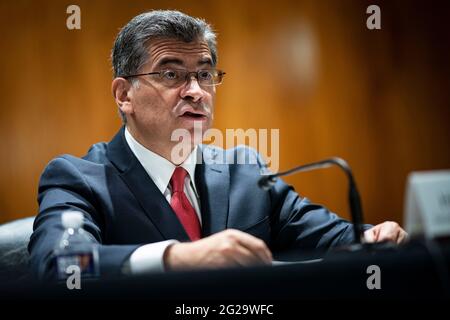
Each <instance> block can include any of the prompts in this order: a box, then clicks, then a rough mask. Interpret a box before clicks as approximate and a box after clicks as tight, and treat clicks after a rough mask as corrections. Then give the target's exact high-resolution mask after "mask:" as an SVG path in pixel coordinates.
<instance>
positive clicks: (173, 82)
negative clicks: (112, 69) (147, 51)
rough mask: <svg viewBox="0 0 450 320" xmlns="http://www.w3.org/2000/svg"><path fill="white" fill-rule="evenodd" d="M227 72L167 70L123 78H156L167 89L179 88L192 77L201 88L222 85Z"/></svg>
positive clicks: (213, 70)
mask: <svg viewBox="0 0 450 320" xmlns="http://www.w3.org/2000/svg"><path fill="white" fill-rule="evenodd" d="M224 75H225V72H223V71H221V70H215V69H210V70H198V71H188V70H181V69H167V70H161V71H158V72H148V73H139V74H134V75H130V76H123V78H125V79H127V78H132V77H138V76H156V79H157V80H158V81H160V82H161V83H162V84H163V85H164V86H166V87H178V86H180V85H182V84H184V83H185V82H186V81H188V80H191V79H192V77H195V78H196V79H197V82H198V84H199V85H201V86H207V87H208V86H216V85H219V84H221V83H222V80H223V76H224Z"/></svg>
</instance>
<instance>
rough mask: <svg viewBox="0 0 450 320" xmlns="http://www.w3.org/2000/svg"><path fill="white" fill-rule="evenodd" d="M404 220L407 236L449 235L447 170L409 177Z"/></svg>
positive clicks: (449, 210)
mask: <svg viewBox="0 0 450 320" xmlns="http://www.w3.org/2000/svg"><path fill="white" fill-rule="evenodd" d="M404 220H405V221H404V222H405V224H404V225H405V229H406V231H407V232H408V233H409V235H410V236H417V235H424V236H425V237H427V238H436V237H442V236H449V235H450V170H438V171H423V172H412V173H410V174H409V176H408V182H407V190H406V194H405V212H404Z"/></svg>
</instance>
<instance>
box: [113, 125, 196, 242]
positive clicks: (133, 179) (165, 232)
mask: <svg viewBox="0 0 450 320" xmlns="http://www.w3.org/2000/svg"><path fill="white" fill-rule="evenodd" d="M107 156H108V158H109V159H110V161H111V162H112V163H114V165H115V166H116V167H117V168H118V170H119V171H120V176H121V178H122V179H123V181H124V182H125V183H126V184H127V186H128V188H129V189H130V190H131V192H132V193H133V194H134V196H135V197H136V199H137V200H138V201H139V203H140V205H141V207H142V208H143V209H144V212H145V214H146V215H147V217H148V218H149V219H150V220H151V221H152V222H153V224H154V225H155V226H156V228H157V229H158V230H159V231H160V233H161V235H162V236H163V237H164V238H166V239H177V240H180V241H189V237H188V235H187V234H186V231H185V230H184V228H183V226H182V225H181V223H180V221H179V220H178V218H177V216H176V214H175V212H174V211H173V210H172V207H171V206H170V205H169V203H168V202H167V200H166V199H165V198H164V195H163V194H162V193H161V192H160V191H159V189H158V187H157V186H156V185H155V183H154V182H153V180H152V179H151V178H150V177H149V175H148V174H147V172H145V169H144V168H143V167H142V165H141V164H140V162H139V161H138V160H137V158H136V157H135V156H134V154H133V152H132V151H131V149H130V148H129V146H128V144H127V142H126V140H125V135H124V127H122V129H121V130H120V131H119V133H117V135H116V136H115V137H114V138H113V140H112V141H111V142H110V143H109V144H108V151H107Z"/></svg>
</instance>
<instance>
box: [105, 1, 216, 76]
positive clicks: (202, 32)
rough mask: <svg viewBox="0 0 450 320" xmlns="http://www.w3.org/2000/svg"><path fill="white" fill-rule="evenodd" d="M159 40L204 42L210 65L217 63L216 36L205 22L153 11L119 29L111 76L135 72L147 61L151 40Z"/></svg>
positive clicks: (184, 15) (177, 13)
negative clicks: (206, 46) (209, 52)
mask: <svg viewBox="0 0 450 320" xmlns="http://www.w3.org/2000/svg"><path fill="white" fill-rule="evenodd" d="M158 38H172V39H177V40H181V41H184V42H186V43H188V42H192V41H196V40H204V41H205V42H206V43H207V44H208V47H209V50H210V51H211V57H212V62H213V65H216V64H217V47H216V35H215V33H214V32H213V31H212V29H211V26H210V25H209V24H208V23H206V22H205V21H204V20H203V19H199V18H193V17H190V16H188V15H186V14H184V13H182V12H180V11H173V10H154V11H149V12H146V13H142V14H140V15H138V16H136V17H134V18H133V19H131V21H130V22H128V24H127V25H126V26H125V27H123V28H122V30H120V32H119V34H118V35H117V38H116V41H115V43H114V47H113V49H112V54H111V59H112V64H113V68H114V76H115V77H120V76H126V75H132V74H135V73H137V72H138V70H139V69H140V68H141V67H142V66H143V65H144V64H145V63H146V62H147V60H148V47H149V45H150V43H151V40H153V39H158Z"/></svg>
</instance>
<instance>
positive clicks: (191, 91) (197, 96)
mask: <svg viewBox="0 0 450 320" xmlns="http://www.w3.org/2000/svg"><path fill="white" fill-rule="evenodd" d="M180 94H181V97H182V98H183V99H189V100H191V101H192V102H200V101H201V100H202V99H203V96H204V94H205V92H204V91H203V89H202V88H201V87H200V85H199V83H198V80H197V78H196V77H195V76H194V75H191V76H190V77H189V78H188V79H187V83H186V84H185V85H184V86H183V88H182V90H181V92H180Z"/></svg>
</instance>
